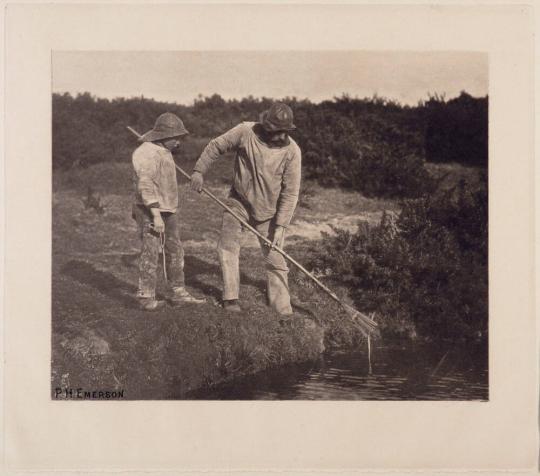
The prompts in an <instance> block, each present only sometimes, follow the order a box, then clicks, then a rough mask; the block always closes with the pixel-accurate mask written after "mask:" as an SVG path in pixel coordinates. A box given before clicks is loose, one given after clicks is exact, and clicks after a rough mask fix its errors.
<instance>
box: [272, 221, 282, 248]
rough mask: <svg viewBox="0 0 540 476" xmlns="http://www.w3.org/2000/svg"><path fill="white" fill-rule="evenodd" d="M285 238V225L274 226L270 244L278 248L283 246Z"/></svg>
mask: <svg viewBox="0 0 540 476" xmlns="http://www.w3.org/2000/svg"><path fill="white" fill-rule="evenodd" d="M284 239H285V227H283V226H279V225H277V226H276V229H275V230H274V238H273V239H272V246H277V247H278V248H282V247H283V240H284Z"/></svg>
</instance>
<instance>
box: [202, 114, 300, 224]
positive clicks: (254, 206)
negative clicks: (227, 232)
mask: <svg viewBox="0 0 540 476" xmlns="http://www.w3.org/2000/svg"><path fill="white" fill-rule="evenodd" d="M255 124H256V123H255V122H242V123H241V124H239V125H237V126H236V127H234V128H232V129H231V130H229V131H227V132H225V133H224V134H222V135H221V136H219V137H217V138H215V139H213V140H211V141H210V142H209V143H208V145H207V146H206V148H205V149H204V150H203V152H202V154H201V156H200V157H199V160H198V161H197V163H196V164H195V167H194V168H193V170H194V171H196V172H200V173H201V174H203V175H204V174H205V173H206V171H207V170H208V169H209V167H210V166H211V164H212V163H213V162H214V161H215V160H217V159H218V157H219V156H220V155H222V154H225V153H226V152H230V151H236V159H235V166H234V179H233V186H232V188H233V190H234V191H235V192H236V193H237V194H238V195H239V196H240V198H241V199H242V200H243V201H244V202H247V204H249V206H250V207H251V212H252V215H253V217H254V218H255V220H257V221H266V220H269V219H271V218H273V217H274V216H275V217H276V224H277V225H280V226H285V227H286V226H288V225H289V223H290V222H291V219H292V216H293V213H294V210H295V208H296V204H297V202H298V195H299V193H300V180H301V169H302V167H301V165H302V164H301V162H302V154H301V152H300V147H298V145H297V144H296V142H294V140H293V139H292V138H289V141H288V144H286V145H284V146H282V147H270V146H269V145H267V144H266V143H264V142H263V141H262V140H261V139H260V138H259V137H258V136H257V134H256V133H255V132H254V130H253V126H254V125H255Z"/></svg>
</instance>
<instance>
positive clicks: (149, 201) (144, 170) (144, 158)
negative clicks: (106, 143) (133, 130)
mask: <svg viewBox="0 0 540 476" xmlns="http://www.w3.org/2000/svg"><path fill="white" fill-rule="evenodd" d="M132 162H133V169H134V174H133V182H134V186H135V203H137V204H142V205H145V206H146V207H149V208H152V207H156V208H159V210H160V211H162V212H173V213H174V212H176V210H177V209H178V184H177V182H176V168H175V165H174V160H173V157H172V154H171V152H170V151H169V150H168V149H166V148H165V147H162V146H160V145H157V144H154V143H152V142H143V143H142V144H141V145H140V146H139V147H138V148H137V149H136V150H135V151H134V152H133V156H132Z"/></svg>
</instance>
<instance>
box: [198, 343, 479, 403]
mask: <svg viewBox="0 0 540 476" xmlns="http://www.w3.org/2000/svg"><path fill="white" fill-rule="evenodd" d="M366 347H367V346H366ZM190 398H193V399H206V400H483V401H485V400H487V399H488V371H487V351H486V349H485V348H483V349H468V348H464V347H460V348H458V347H451V348H444V347H440V346H427V345H413V344H410V343H406V344H396V343H393V344H389V343H385V342H380V343H377V344H375V345H374V344H373V343H372V345H371V372H370V368H369V360H368V353H367V348H366V349H365V350H364V349H362V350H360V351H358V352H355V353H352V354H351V353H348V354H343V353H329V354H325V355H323V356H321V358H320V359H319V360H318V361H317V362H311V363H305V364H300V365H288V366H284V367H280V368H278V369H273V370H269V371H265V372H261V373H259V374H256V375H253V376H249V377H244V378H240V379H237V380H235V381H233V382H231V383H228V384H226V385H222V386H219V387H216V388H213V389H206V390H202V391H198V392H196V393H194V394H193V395H191V396H190Z"/></svg>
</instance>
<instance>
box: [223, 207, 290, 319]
mask: <svg viewBox="0 0 540 476" xmlns="http://www.w3.org/2000/svg"><path fill="white" fill-rule="evenodd" d="M227 205H229V207H231V208H232V209H233V211H234V212H235V213H236V214H237V215H238V216H240V218H242V219H243V220H245V221H246V222H248V223H249V224H250V225H251V226H252V227H253V228H255V229H256V230H257V231H258V232H259V233H260V234H261V235H262V236H264V237H265V238H268V239H269V240H270V241H272V239H273V236H274V231H275V228H276V225H275V221H274V220H273V219H271V220H266V221H257V220H255V219H253V217H251V216H250V213H249V211H248V210H247V209H246V207H245V206H244V205H243V204H242V203H241V202H240V201H238V200H236V199H235V198H229V199H228V201H227ZM242 233H251V232H250V231H248V230H245V231H244V230H243V227H242V225H241V223H240V222H239V221H238V220H236V218H234V217H233V216H232V215H231V214H230V213H229V212H227V211H225V212H224V213H223V222H222V226H221V236H220V239H219V242H218V256H219V262H220V264H221V272H222V275H223V299H224V300H229V299H238V296H239V291H240V268H239V256H240V248H241V246H242V237H243V235H242ZM259 243H260V246H261V250H262V254H263V258H264V262H265V265H266V291H267V297H268V304H269V305H270V306H271V307H272V308H273V309H274V310H275V311H276V312H278V313H279V314H291V313H292V308H291V298H290V295H289V285H288V278H287V276H288V273H289V268H288V267H287V262H286V261H285V259H284V258H283V256H282V255H281V254H279V253H278V252H277V251H275V250H271V249H270V248H269V247H268V246H267V245H266V244H265V243H264V242H263V241H262V240H261V239H259Z"/></svg>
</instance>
